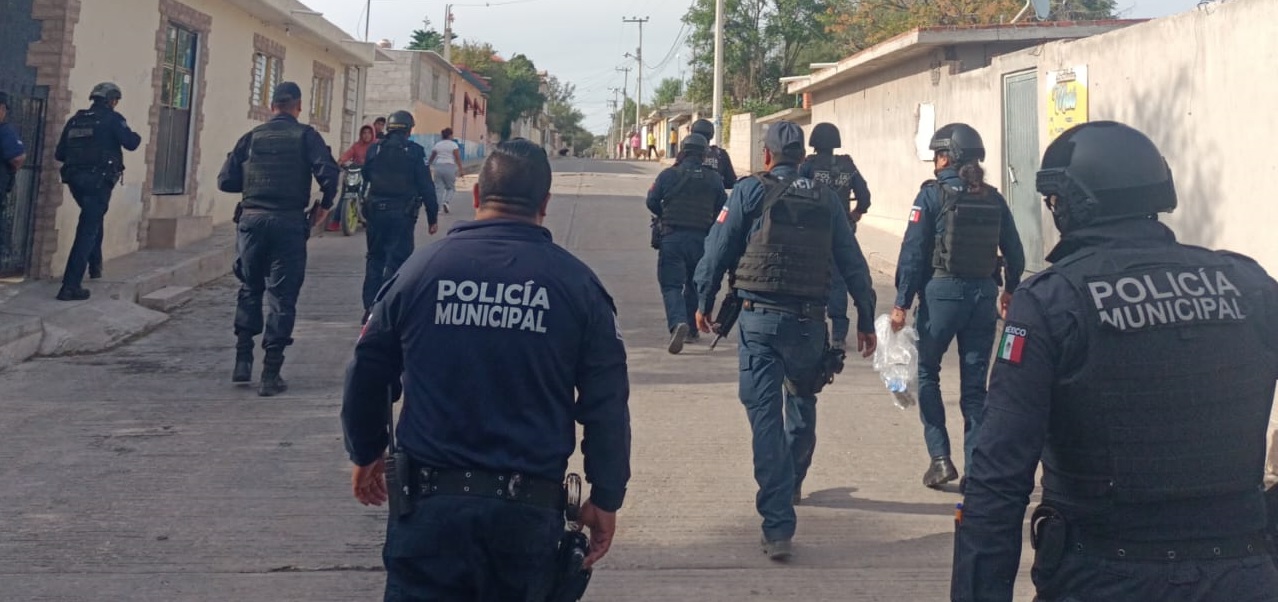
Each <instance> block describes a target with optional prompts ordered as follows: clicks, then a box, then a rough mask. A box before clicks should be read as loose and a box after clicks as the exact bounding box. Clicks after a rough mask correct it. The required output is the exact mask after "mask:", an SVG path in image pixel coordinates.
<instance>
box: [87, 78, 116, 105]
mask: <svg viewBox="0 0 1278 602" xmlns="http://www.w3.org/2000/svg"><path fill="white" fill-rule="evenodd" d="M123 97H124V93H123V92H121V91H120V86H117V85H115V84H114V83H111V82H102V83H100V84H98V85H96V86H93V91H92V92H89V100H105V101H107V102H111V101H113V100H120V99H121V98H123Z"/></svg>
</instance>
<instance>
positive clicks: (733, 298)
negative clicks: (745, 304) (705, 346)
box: [710, 289, 741, 349]
mask: <svg viewBox="0 0 1278 602" xmlns="http://www.w3.org/2000/svg"><path fill="white" fill-rule="evenodd" d="M739 317H741V297H740V296H738V295H737V289H728V294H726V295H724V296H723V303H720V304H719V313H717V314H715V316H714V325H712V326H711V327H710V330H711V332H713V333H714V340H713V341H711V342H710V348H711V349H714V348H715V346H716V345H718V344H719V341H721V340H723V337H726V336H728V333H729V332H731V331H732V326H733V325H734V324H736V323H737V318H739Z"/></svg>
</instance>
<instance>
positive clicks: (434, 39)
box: [406, 19, 457, 52]
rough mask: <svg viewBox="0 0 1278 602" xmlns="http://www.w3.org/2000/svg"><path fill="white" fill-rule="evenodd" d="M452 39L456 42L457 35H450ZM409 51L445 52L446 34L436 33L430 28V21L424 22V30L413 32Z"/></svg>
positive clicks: (425, 20) (424, 20)
mask: <svg viewBox="0 0 1278 602" xmlns="http://www.w3.org/2000/svg"><path fill="white" fill-rule="evenodd" d="M450 35H451V36H452V38H451V39H453V40H456V39H457V34H450ZM406 49H407V50H430V51H434V52H443V51H444V34H442V33H439V32H438V31H435V28H433V27H431V26H430V19H423V20H422V28H421V29H416V30H413V38H412V41H411V42H409V43H408V47H407V48H406Z"/></svg>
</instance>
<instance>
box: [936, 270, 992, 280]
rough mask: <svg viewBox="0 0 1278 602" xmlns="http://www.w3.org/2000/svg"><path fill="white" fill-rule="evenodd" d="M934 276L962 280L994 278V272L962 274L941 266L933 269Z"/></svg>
mask: <svg viewBox="0 0 1278 602" xmlns="http://www.w3.org/2000/svg"><path fill="white" fill-rule="evenodd" d="M932 277H933V278H958V279H960V280H993V279H994V274H992V273H991V274H978V275H976V276H964V275H962V274H955V273H952V272H949V271H946V270H943V269H941V268H935V269H934V270H933V271H932Z"/></svg>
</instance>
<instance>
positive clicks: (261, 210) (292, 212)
mask: <svg viewBox="0 0 1278 602" xmlns="http://www.w3.org/2000/svg"><path fill="white" fill-rule="evenodd" d="M242 211H243V213H244V214H245V215H262V214H270V215H280V216H284V217H306V209H267V208H266V207H243V208H242Z"/></svg>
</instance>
